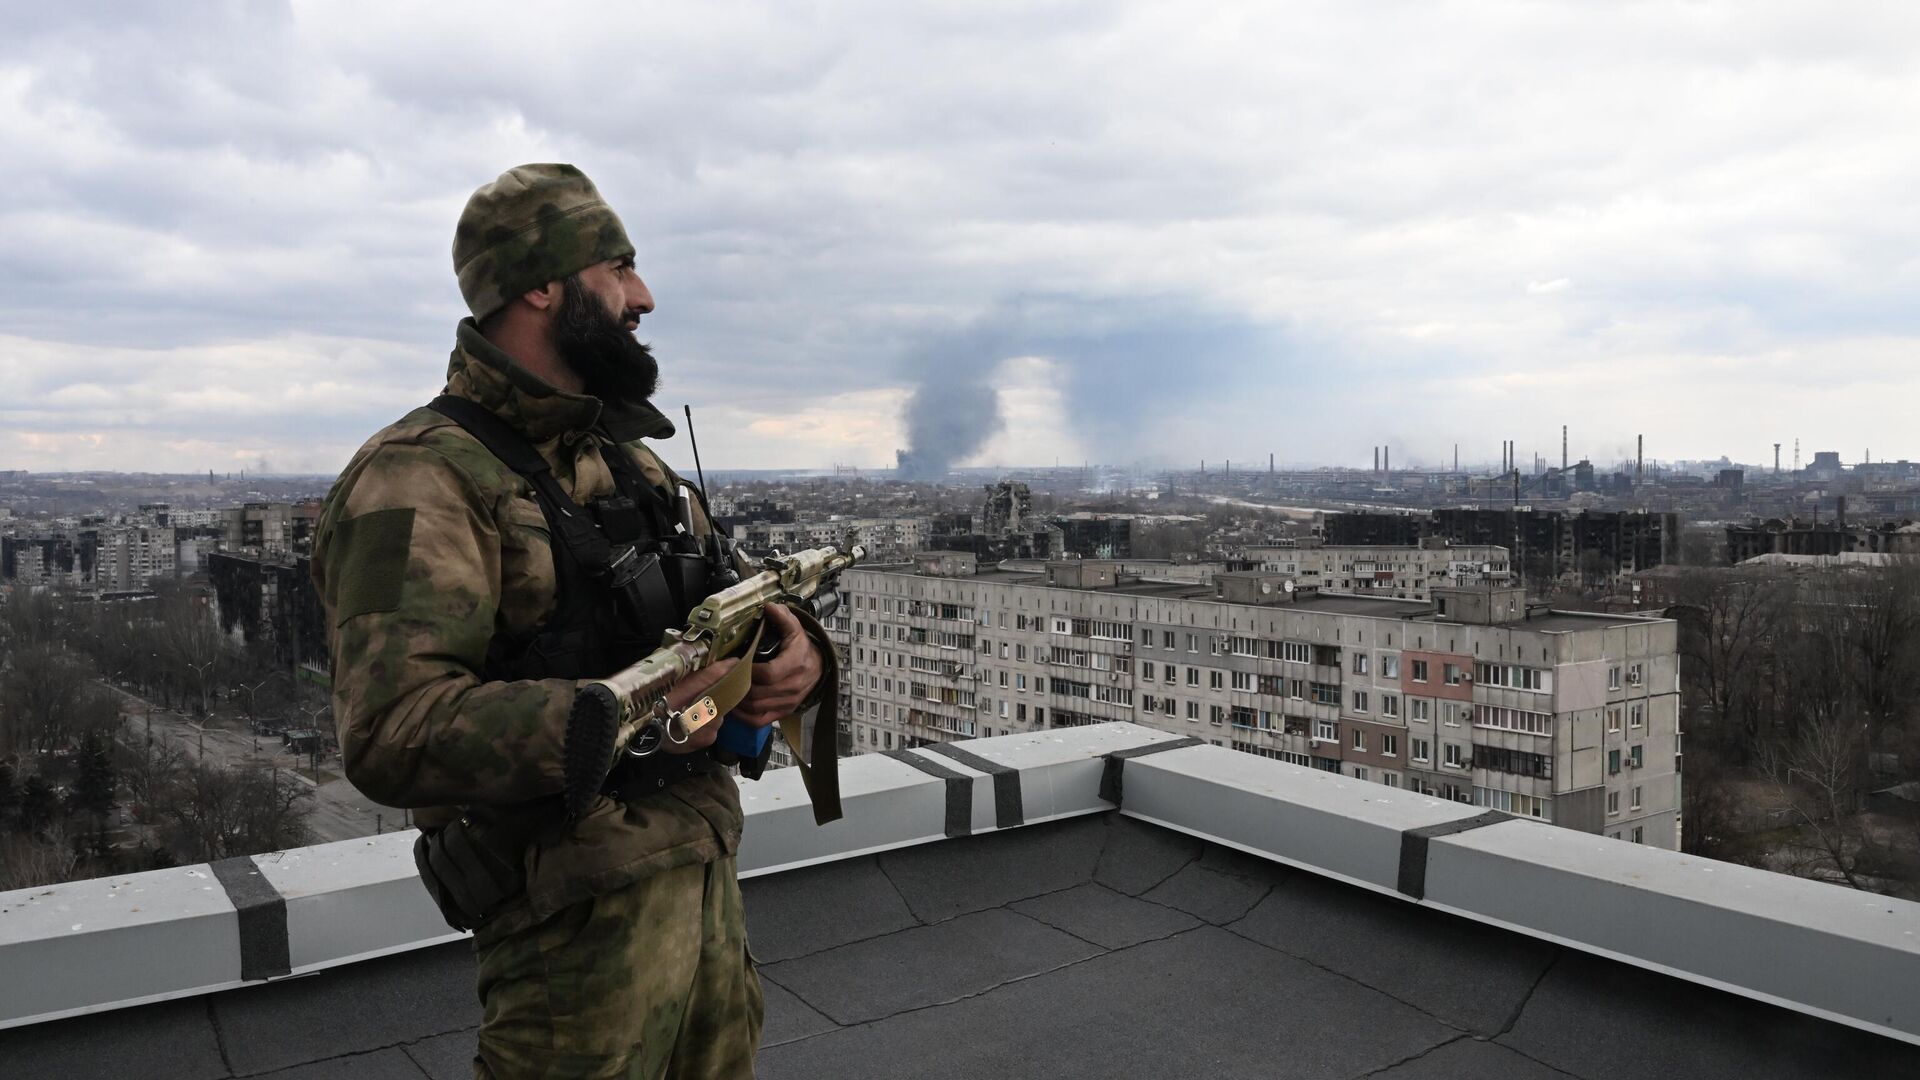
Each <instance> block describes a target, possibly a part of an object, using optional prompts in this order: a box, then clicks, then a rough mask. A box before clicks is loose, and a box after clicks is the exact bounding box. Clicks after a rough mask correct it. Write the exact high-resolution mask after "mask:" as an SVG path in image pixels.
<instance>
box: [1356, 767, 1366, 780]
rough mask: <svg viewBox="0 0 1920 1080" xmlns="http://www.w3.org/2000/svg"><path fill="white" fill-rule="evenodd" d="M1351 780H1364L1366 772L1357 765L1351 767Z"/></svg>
mask: <svg viewBox="0 0 1920 1080" xmlns="http://www.w3.org/2000/svg"><path fill="white" fill-rule="evenodd" d="M1353 778H1354V779H1355V780H1365V779H1366V778H1367V770H1366V769H1364V768H1362V767H1361V766H1359V765H1355V766H1354V767H1353Z"/></svg>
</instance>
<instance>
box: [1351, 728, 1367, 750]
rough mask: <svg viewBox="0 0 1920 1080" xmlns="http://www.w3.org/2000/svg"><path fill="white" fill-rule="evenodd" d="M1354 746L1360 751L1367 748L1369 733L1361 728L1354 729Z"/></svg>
mask: <svg viewBox="0 0 1920 1080" xmlns="http://www.w3.org/2000/svg"><path fill="white" fill-rule="evenodd" d="M1353 748H1354V749H1355V750H1360V751H1365V750H1366V748H1367V733H1366V732H1365V731H1362V730H1361V729H1359V728H1354V729H1353Z"/></svg>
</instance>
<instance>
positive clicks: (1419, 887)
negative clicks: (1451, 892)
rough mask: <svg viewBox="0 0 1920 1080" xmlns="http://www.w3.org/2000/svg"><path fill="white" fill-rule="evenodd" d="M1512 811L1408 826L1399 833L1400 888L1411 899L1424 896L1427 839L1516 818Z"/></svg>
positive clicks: (1515, 819) (1425, 889) (1491, 812)
mask: <svg viewBox="0 0 1920 1080" xmlns="http://www.w3.org/2000/svg"><path fill="white" fill-rule="evenodd" d="M1520 820H1523V819H1521V818H1516V817H1514V816H1513V815H1512V814H1506V813H1502V812H1501V811H1498V810H1489V811H1487V812H1486V813H1484V814H1476V815H1474V816H1473V817H1470V818H1461V819H1460V820H1458V821H1449V822H1447V823H1446V824H1444V825H1427V826H1424V827H1422V828H1418V829H1408V830H1407V831H1406V832H1403V833H1401V834H1400V891H1401V892H1402V893H1404V894H1406V895H1407V896H1410V897H1412V898H1413V899H1415V900H1420V899H1424V898H1425V897H1426V895H1427V841H1429V840H1431V839H1433V838H1434V837H1436V836H1452V835H1453V834H1454V833H1463V832H1467V831H1468V830H1471V829H1478V828H1481V827H1483V826H1487V825H1497V824H1499V823H1500V822H1502V821H1520Z"/></svg>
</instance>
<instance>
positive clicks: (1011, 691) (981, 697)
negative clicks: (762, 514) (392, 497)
mask: <svg viewBox="0 0 1920 1080" xmlns="http://www.w3.org/2000/svg"><path fill="white" fill-rule="evenodd" d="M842 591H843V594H844V597H845V601H846V602H845V604H844V605H843V606H842V608H841V610H840V612H839V614H838V615H837V616H836V617H835V619H834V620H833V627H832V629H833V632H834V634H835V636H836V638H837V643H838V644H839V645H840V647H841V650H842V653H843V656H844V658H845V661H846V663H845V671H844V673H843V677H842V681H841V688H842V697H843V701H842V704H843V706H844V708H843V713H842V715H843V717H844V718H845V721H846V723H847V725H848V733H849V736H850V737H849V739H848V740H847V743H848V746H847V749H848V750H849V751H850V752H852V753H865V752H870V751H885V750H891V749H897V748H902V747H911V746H917V745H921V744H923V743H928V742H939V741H949V740H954V739H966V738H972V737H976V736H982V737H984V736H991V735H1001V734H1006V733H1009V732H1025V731H1038V730H1046V729H1050V728H1058V727H1066V726H1074V725H1080V724H1089V723H1099V722H1102V721H1107V720H1127V721H1131V722H1133V723H1137V724H1144V725H1147V726H1150V727H1155V728H1159V729H1161V730H1165V731H1169V732H1177V733H1180V734H1183V735H1194V736H1198V737H1200V738H1203V739H1205V740H1207V741H1208V742H1211V743H1214V744H1216V745H1219V746H1227V747H1231V748H1234V749H1237V750H1241V751H1244V752H1247V753H1253V754H1259V755H1262V756H1264V757H1271V758H1277V759H1280V760H1284V761H1289V762H1292V763H1294V764H1297V765H1303V766H1308V767H1312V768H1318V769H1324V770H1326V771H1329V772H1336V773H1340V774H1342V775H1345V776H1349V777H1352V778H1353V779H1354V780H1357V781H1360V780H1364V781H1368V782H1371V783H1377V784H1381V785H1384V786H1386V787H1389V788H1397V789H1402V790H1406V791H1410V792H1414V793H1416V794H1418V795H1423V796H1432V797H1435V798H1445V799H1451V800H1455V801H1458V802H1465V803H1473V804H1477V805H1481V806H1487V807H1491V808H1494V809H1498V810H1502V811H1506V812H1509V813H1514V814H1519V815H1522V816H1526V817H1533V818H1538V819H1540V820H1543V821H1549V822H1552V823H1554V824H1556V825H1561V826H1564V827H1566V828H1571V829H1576V830H1580V831H1584V832H1590V833H1601V834H1605V835H1607V836H1616V837H1618V838H1620V839H1625V840H1633V841H1636V842H1639V843H1645V844H1651V845H1654V846H1657V847H1662V848H1677V847H1678V846H1679V829H1680V822H1679V816H1678V810H1679V806H1680V782H1679V772H1678V756H1679V751H1680V745H1679V742H1680V738H1679V694H1678V684H1679V655H1678V642H1677V634H1676V630H1677V627H1676V624H1675V623H1674V622H1673V621H1671V620H1668V619H1661V618H1652V617H1643V616H1637V615H1597V614H1586V613H1571V612H1560V611H1550V610H1545V609H1543V608H1539V607H1537V606H1535V607H1530V606H1529V605H1528V604H1527V603H1526V600H1525V595H1524V593H1523V592H1522V590H1521V589H1519V588H1517V587H1511V586H1505V585H1501V584H1499V583H1497V582H1492V581H1487V582H1482V583H1479V584H1474V585H1469V586H1439V587H1433V588H1431V590H1430V591H1431V593H1432V596H1431V598H1430V599H1428V600H1420V601H1416V600H1402V599H1393V598H1387V597H1379V596H1361V595H1355V594H1350V593H1339V592H1335V591H1330V590H1326V589H1322V588H1316V587H1314V586H1311V585H1304V584H1301V583H1299V582H1298V581H1297V580H1293V579H1290V578H1289V577H1287V576H1286V575H1284V574H1279V573H1274V572H1271V571H1242V572H1233V573H1224V574H1218V575H1215V576H1214V578H1213V579H1212V580H1211V581H1210V582H1205V583H1196V582H1167V581H1152V580H1145V579H1140V578H1136V577H1133V576H1130V575H1127V574H1125V573H1122V572H1119V571H1118V570H1117V569H1116V564H1109V563H1098V562H1091V561H1088V562H1057V563H1050V564H1047V565H1046V568H1045V570H1044V571H1041V572H1034V571H1031V570H1013V569H1004V568H1001V569H984V570H983V569H980V568H979V567H978V566H977V564H976V563H975V561H974V559H973V558H972V556H970V555H966V554H964V553H954V552H927V553H923V554H922V555H920V556H919V557H917V558H916V560H915V561H914V563H912V564H902V565H892V566H871V567H857V568H855V569H853V570H850V571H848V572H847V574H846V575H845V576H844V577H843V579H842Z"/></svg>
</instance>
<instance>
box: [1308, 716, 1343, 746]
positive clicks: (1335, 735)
mask: <svg viewBox="0 0 1920 1080" xmlns="http://www.w3.org/2000/svg"><path fill="white" fill-rule="evenodd" d="M1313 738H1314V741H1315V742H1337V741H1338V740H1339V738H1340V725H1338V724H1336V723H1334V722H1333V721H1331V720H1315V721H1314V722H1313Z"/></svg>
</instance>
